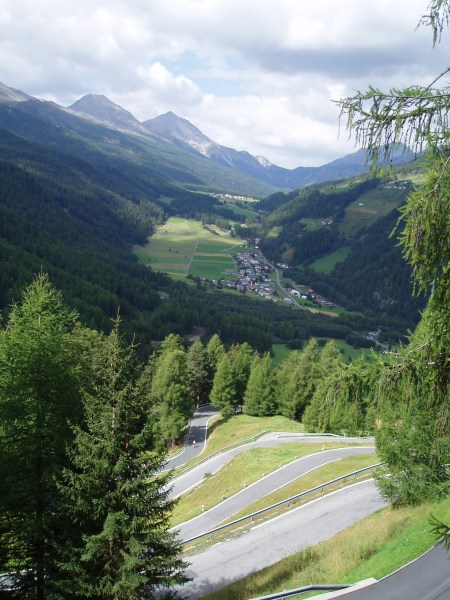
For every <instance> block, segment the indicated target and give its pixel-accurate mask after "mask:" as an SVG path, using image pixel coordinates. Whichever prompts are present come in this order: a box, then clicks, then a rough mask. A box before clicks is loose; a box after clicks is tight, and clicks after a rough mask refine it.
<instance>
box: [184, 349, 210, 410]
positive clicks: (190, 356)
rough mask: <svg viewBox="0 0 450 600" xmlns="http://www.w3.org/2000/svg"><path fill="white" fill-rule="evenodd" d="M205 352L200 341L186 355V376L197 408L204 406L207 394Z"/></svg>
mask: <svg viewBox="0 0 450 600" xmlns="http://www.w3.org/2000/svg"><path fill="white" fill-rule="evenodd" d="M207 367H208V365H207V361H206V352H205V349H204V347H203V344H202V343H201V341H200V340H198V341H195V342H194V343H193V344H192V345H191V346H190V347H189V349H188V351H187V353H186V375H187V380H188V384H189V388H190V390H191V394H192V396H193V398H194V401H195V405H196V406H197V408H198V407H199V406H200V405H201V404H205V402H206V401H207V394H208V369H207Z"/></svg>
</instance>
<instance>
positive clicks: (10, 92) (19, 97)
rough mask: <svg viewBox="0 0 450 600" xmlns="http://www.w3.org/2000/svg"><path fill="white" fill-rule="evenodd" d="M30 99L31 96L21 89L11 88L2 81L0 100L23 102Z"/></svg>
mask: <svg viewBox="0 0 450 600" xmlns="http://www.w3.org/2000/svg"><path fill="white" fill-rule="evenodd" d="M30 99H31V96H28V95H27V94H24V93H23V92H21V91H20V90H14V89H13V88H9V87H7V86H6V85H4V84H3V83H1V82H0V102H21V101H23V100H30Z"/></svg>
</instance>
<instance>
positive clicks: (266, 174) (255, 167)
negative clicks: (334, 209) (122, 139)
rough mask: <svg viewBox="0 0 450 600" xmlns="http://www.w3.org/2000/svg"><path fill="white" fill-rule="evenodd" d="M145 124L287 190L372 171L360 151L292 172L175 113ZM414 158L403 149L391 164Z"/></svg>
mask: <svg viewBox="0 0 450 600" xmlns="http://www.w3.org/2000/svg"><path fill="white" fill-rule="evenodd" d="M143 125H144V127H145V128H146V129H147V130H148V131H150V132H151V133H153V134H155V135H158V136H159V137H161V138H163V139H165V140H167V141H168V142H170V143H172V144H175V145H177V146H179V147H181V148H184V149H188V150H191V151H193V152H196V153H198V154H201V155H203V156H205V157H207V158H209V159H210V160H212V161H214V162H217V163H219V164H221V165H223V166H226V167H230V168H232V169H234V170H236V171H240V172H243V173H246V174H248V175H251V176H252V177H256V178H257V179H259V180H261V181H264V182H266V183H268V184H270V185H273V186H274V187H278V188H281V189H286V190H292V189H299V188H303V187H306V186H308V185H313V184H317V183H324V182H326V181H330V180H333V179H343V178H345V177H349V176H352V175H359V174H360V173H364V172H366V171H368V169H369V167H368V165H367V160H366V158H367V152H366V151H365V150H358V151H357V152H354V153H352V154H349V155H347V156H344V157H343V158H339V159H337V160H334V161H332V162H330V163H327V164H325V165H322V166H320V167H297V168H296V169H292V170H290V169H285V168H283V167H278V166H277V165H274V164H272V163H271V162H270V161H268V160H267V159H266V158H264V157H262V156H258V157H255V156H252V155H251V154H249V153H248V152H243V151H237V150H233V149H232V148H227V147H226V146H221V145H220V144H217V143H216V142H213V141H212V140H210V139H209V138H208V137H207V136H206V135H204V134H203V133H202V132H201V131H200V130H199V129H198V128H197V127H195V126H194V125H192V123H190V122H189V121H188V120H186V119H182V118H181V117H178V116H177V115H176V114H174V113H173V112H168V113H166V114H164V115H160V116H159V117H155V118H154V119H150V120H149V121H144V123H143ZM413 159H414V155H413V153H412V152H409V151H407V150H406V149H405V147H403V146H399V147H398V148H397V150H396V151H395V152H394V153H393V156H392V158H391V163H392V164H393V165H397V164H403V163H406V162H410V161H411V160H413Z"/></svg>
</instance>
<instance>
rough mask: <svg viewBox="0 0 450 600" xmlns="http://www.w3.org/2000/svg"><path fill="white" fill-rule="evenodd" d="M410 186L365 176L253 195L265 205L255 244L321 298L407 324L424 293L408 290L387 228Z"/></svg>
mask: <svg viewBox="0 0 450 600" xmlns="http://www.w3.org/2000/svg"><path fill="white" fill-rule="evenodd" d="M412 189H413V187H412V184H411V182H410V181H408V180H401V181H390V180H388V179H374V178H368V179H363V180H360V181H356V182H353V183H351V182H341V183H334V184H326V185H324V186H314V187H311V188H308V189H306V190H303V191H302V192H299V193H297V194H295V193H294V192H291V193H290V194H287V195H283V194H275V195H273V196H270V197H269V198H267V199H265V200H262V201H261V202H260V203H259V207H260V209H263V210H270V209H272V208H273V212H270V213H269V214H267V215H266V216H265V217H264V218H263V222H262V230H263V237H262V240H261V249H262V251H263V252H264V253H265V254H266V255H267V256H269V257H270V258H272V259H273V260H274V261H277V262H280V263H283V264H284V263H286V264H287V265H288V266H289V269H288V271H286V272H285V274H289V276H290V277H292V278H293V280H294V281H296V282H297V283H302V284H305V285H308V286H310V287H311V288H313V289H315V290H316V291H318V292H319V293H321V294H322V295H324V296H325V297H326V298H327V299H329V300H331V301H333V302H336V303H338V304H339V305H342V306H344V307H346V308H348V309H350V310H358V311H361V312H363V313H364V314H371V315H377V314H378V315H380V316H388V317H394V318H398V319H399V320H400V321H402V322H403V324H404V326H409V327H412V326H414V325H415V324H416V323H417V322H418V320H419V316H420V314H419V311H420V309H421V308H423V306H424V303H425V299H424V298H423V297H414V296H413V287H412V283H411V268H410V267H409V266H408V265H407V264H406V263H405V261H404V260H403V257H402V255H401V251H400V249H399V247H398V235H399V231H400V230H399V231H397V233H396V234H394V235H391V234H392V232H393V230H394V228H395V227H396V224H397V222H398V219H399V216H400V213H399V207H401V206H402V204H403V203H404V201H405V199H406V197H407V196H408V194H410V193H411V191H412Z"/></svg>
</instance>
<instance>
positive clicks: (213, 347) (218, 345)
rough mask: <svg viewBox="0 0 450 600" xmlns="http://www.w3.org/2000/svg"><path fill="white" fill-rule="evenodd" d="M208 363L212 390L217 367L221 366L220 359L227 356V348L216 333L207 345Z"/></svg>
mask: <svg viewBox="0 0 450 600" xmlns="http://www.w3.org/2000/svg"><path fill="white" fill-rule="evenodd" d="M205 352H206V362H207V365H208V378H209V382H210V388H209V389H211V388H212V384H213V380H214V375H215V373H216V370H217V367H218V366H219V362H220V359H221V358H222V356H223V355H224V354H225V348H224V346H223V344H222V342H221V340H220V337H219V336H218V335H217V333H215V334H214V335H213V336H212V337H211V339H210V340H209V342H208V343H207V344H206V348H205Z"/></svg>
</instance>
